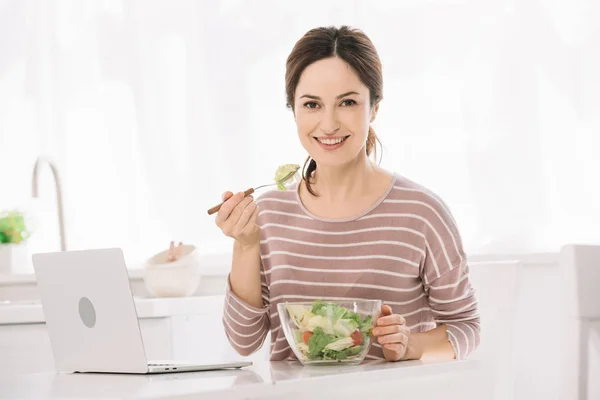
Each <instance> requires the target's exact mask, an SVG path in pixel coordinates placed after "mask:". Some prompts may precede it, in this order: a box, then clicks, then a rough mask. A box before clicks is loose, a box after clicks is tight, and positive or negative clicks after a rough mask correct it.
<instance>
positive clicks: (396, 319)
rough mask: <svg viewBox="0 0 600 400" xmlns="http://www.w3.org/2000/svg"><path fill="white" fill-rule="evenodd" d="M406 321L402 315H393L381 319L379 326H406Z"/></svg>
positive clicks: (378, 321) (378, 322)
mask: <svg viewBox="0 0 600 400" xmlns="http://www.w3.org/2000/svg"><path fill="white" fill-rule="evenodd" d="M405 324H406V320H405V319H404V317H403V316H402V315H398V314H392V315H388V316H385V317H381V318H379V319H378V320H377V326H386V325H405Z"/></svg>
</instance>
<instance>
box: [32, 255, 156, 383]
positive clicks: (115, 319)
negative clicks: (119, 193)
mask: <svg viewBox="0 0 600 400" xmlns="http://www.w3.org/2000/svg"><path fill="white" fill-rule="evenodd" d="M32 259H33V267H34V270H35V275H36V279H37V285H38V290H39V293H40V297H41V301H42V308H43V311H44V316H45V319H46V326H47V329H48V334H49V336H50V342H51V345H52V351H53V353H54V360H55V364H56V369H57V370H59V371H80V372H123V373H144V372H146V371H147V370H148V367H147V360H146V355H145V351H144V344H143V340H142V336H141V331H140V326H139V323H138V318H137V312H136V309H135V303H134V301H133V295H132V292H131V286H130V284H129V276H128V274H127V268H126V265H125V259H124V257H123V253H122V251H121V249H94V250H82V251H66V252H57V253H39V254H34V255H33V257H32Z"/></svg>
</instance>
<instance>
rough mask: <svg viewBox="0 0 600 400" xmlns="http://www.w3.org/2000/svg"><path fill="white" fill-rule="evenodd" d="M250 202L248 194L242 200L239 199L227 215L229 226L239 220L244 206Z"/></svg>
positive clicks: (235, 224) (250, 198) (234, 224)
mask: <svg viewBox="0 0 600 400" xmlns="http://www.w3.org/2000/svg"><path fill="white" fill-rule="evenodd" d="M242 194H243V193H242ZM250 203H252V197H250V196H248V197H246V198H244V199H243V200H242V201H240V203H239V204H238V205H237V206H235V208H234V209H233V211H232V212H231V214H230V215H229V218H227V222H228V223H230V224H231V226H237V223H238V222H239V220H240V218H241V216H242V213H243V212H244V210H245V209H246V207H248V204H250Z"/></svg>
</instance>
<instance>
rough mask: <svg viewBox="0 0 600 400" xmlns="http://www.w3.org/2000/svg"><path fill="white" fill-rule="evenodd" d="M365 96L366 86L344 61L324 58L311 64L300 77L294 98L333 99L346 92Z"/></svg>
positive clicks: (335, 58)
mask: <svg viewBox="0 0 600 400" xmlns="http://www.w3.org/2000/svg"><path fill="white" fill-rule="evenodd" d="M351 90H353V91H357V92H359V93H361V94H366V92H367V91H368V90H367V88H366V86H365V85H363V83H362V82H361V81H360V79H359V78H358V75H357V74H356V72H354V70H353V69H352V68H351V67H350V65H348V64H347V63H346V62H345V61H343V60H341V59H339V58H337V57H332V58H326V59H323V60H319V61H317V62H314V63H312V64H311V65H309V66H308V67H306V68H305V69H304V71H303V72H302V75H300V81H299V82H298V86H297V88H296V96H302V95H304V94H311V95H314V96H321V97H335V96H337V95H339V94H342V93H345V92H348V91H351Z"/></svg>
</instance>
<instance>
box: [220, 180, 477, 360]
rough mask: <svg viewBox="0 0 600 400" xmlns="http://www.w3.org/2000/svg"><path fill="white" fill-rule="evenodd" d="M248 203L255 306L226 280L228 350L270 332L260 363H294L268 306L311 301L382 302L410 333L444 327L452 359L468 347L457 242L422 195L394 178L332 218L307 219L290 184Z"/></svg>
mask: <svg viewBox="0 0 600 400" xmlns="http://www.w3.org/2000/svg"><path fill="white" fill-rule="evenodd" d="M257 202H258V204H259V205H260V208H261V212H260V215H259V217H258V225H259V226H260V228H261V260H262V262H261V278H262V279H261V280H262V297H263V302H264V307H262V308H256V307H253V306H251V305H249V304H247V303H245V302H244V301H242V300H241V299H240V298H239V297H237V296H236V295H235V293H233V291H232V290H231V286H230V285H229V284H228V287H227V290H226V295H225V305H224V310H223V324H224V328H225V333H226V336H227V338H228V340H229V342H230V343H231V345H232V346H233V348H234V349H235V350H236V351H237V352H238V353H240V354H242V355H249V354H252V353H254V352H255V351H257V350H258V349H259V348H260V347H261V346H262V344H263V343H264V341H265V338H266V336H267V335H268V334H269V332H270V334H271V337H270V339H271V348H270V359H271V360H273V361H275V360H286V359H296V358H295V355H294V353H293V352H292V350H291V349H290V347H289V345H288V343H287V341H286V340H285V337H284V333H283V330H282V329H280V321H279V316H278V313H277V304H278V303H279V302H282V301H311V300H314V299H324V300H327V299H356V298H359V299H380V300H383V302H384V303H385V304H389V305H390V306H391V307H392V310H393V311H394V313H396V314H401V315H403V316H404V317H405V319H406V323H407V325H408V327H409V328H410V330H411V332H423V331H427V330H430V329H433V328H435V327H436V326H437V325H439V324H445V325H446V327H447V335H448V340H449V341H450V343H451V344H452V346H453V348H454V351H455V353H456V356H457V359H464V358H466V357H467V356H468V355H469V354H470V353H471V352H472V351H473V350H474V349H475V348H476V347H477V346H478V344H479V332H480V323H479V315H478V311H477V300H476V298H475V296H474V290H473V289H472V287H471V285H470V281H469V268H468V265H467V259H466V256H465V252H464V250H463V246H462V243H461V238H460V235H459V232H458V229H457V226H456V223H455V221H454V219H453V218H452V216H451V214H450V211H449V210H448V208H447V207H446V205H445V204H444V203H443V201H442V200H440V198H439V197H437V196H436V195H435V194H434V193H432V192H431V191H429V190H427V189H425V188H423V187H422V186H420V185H418V184H416V183H414V182H412V181H411V180H409V179H407V178H405V177H402V176H400V175H398V174H396V175H395V177H394V179H393V180H392V183H391V185H390V186H389V188H388V190H387V191H386V193H385V194H384V195H383V196H382V197H381V198H380V199H379V201H378V202H377V203H376V204H375V205H374V206H373V207H371V208H370V209H368V210H366V211H365V212H363V213H362V214H361V215H358V216H356V217H354V218H348V219H333V220H328V219H323V218H319V217H316V216H314V215H312V214H311V213H310V212H309V211H308V210H307V209H306V208H305V207H304V206H303V204H302V203H301V202H300V200H299V196H298V194H297V185H293V186H292V187H290V190H288V191H270V192H267V193H265V194H264V195H261V196H260V197H259V198H258V199H257ZM367 357H368V358H370V359H379V358H383V352H382V349H381V346H379V345H378V344H377V343H376V342H374V343H373V345H372V346H371V349H370V351H369V354H368V356H367Z"/></svg>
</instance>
